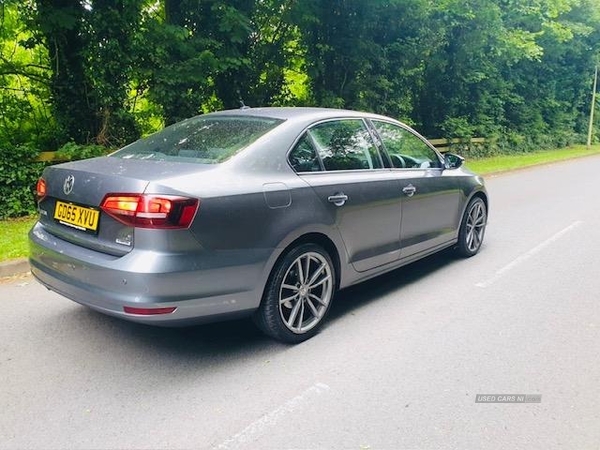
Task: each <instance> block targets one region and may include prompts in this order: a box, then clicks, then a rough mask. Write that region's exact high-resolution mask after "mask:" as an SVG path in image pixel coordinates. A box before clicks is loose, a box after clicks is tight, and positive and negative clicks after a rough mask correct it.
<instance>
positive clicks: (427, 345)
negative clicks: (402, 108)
mask: <svg viewBox="0 0 600 450" xmlns="http://www.w3.org/2000/svg"><path fill="white" fill-rule="evenodd" d="M598 174H600V157H597V156H596V157H588V158H583V159H578V160H574V161H570V162H565V163H559V164H554V165H549V166H544V167H539V168H535V169H528V170H522V171H517V172H514V173H510V174H504V175H501V176H497V177H493V178H489V179H488V180H487V185H488V189H489V193H490V197H491V212H490V223H489V227H488V230H487V235H486V241H485V245H484V248H483V249H482V252H481V253H480V254H479V255H477V256H476V257H474V258H471V259H468V260H458V259H455V258H453V257H452V256H451V255H450V254H448V253H444V254H441V255H438V256H434V257H431V258H428V259H427V260H424V261H421V262H419V263H416V264H413V265H412V266H409V267H406V268H403V269H400V270H397V271H395V272H393V273H391V274H388V275H386V276H383V277H380V278H378V279H375V280H372V281H370V282H368V283H366V284H363V285H361V286H358V287H354V288H351V289H349V290H346V291H344V292H342V293H340V294H339V295H338V297H337V298H336V302H335V304H334V307H333V310H332V315H331V318H330V320H329V321H328V323H327V325H326V326H325V327H324V328H323V331H322V332H321V333H320V334H319V335H318V336H317V337H316V338H314V339H312V340H310V341H308V342H306V343H304V344H301V345H298V346H286V345H281V344H278V343H275V342H272V341H270V340H269V339H267V338H265V337H263V336H262V335H261V334H260V333H259V332H258V331H256V329H255V328H254V327H253V326H252V325H251V324H250V323H248V322H246V321H236V322H229V323H221V324H211V325H208V326H202V327H195V328H189V329H161V328H151V327H146V326H143V325H137V324H132V323H127V322H122V321H119V320H117V319H113V318H110V317H105V316H103V315H100V314H98V313H95V312H92V311H90V310H88V309H86V308H84V307H82V306H79V305H77V304H75V303H73V302H71V301H68V300H66V299H63V298H61V297H60V296H58V295H56V294H54V293H50V292H48V291H46V290H45V289H43V288H42V287H41V286H39V285H38V284H37V283H36V282H35V281H33V280H32V279H31V278H28V277H22V278H20V279H15V280H12V281H8V282H6V281H5V282H4V283H2V284H0V308H1V314H0V449H167V448H168V449H252V450H261V449H277V450H281V449H355V450H364V449H372V450H376V449H394V450H399V449H455V448H460V449H467V448H474V449H475V448H486V449H487V448H489V449H518V448H523V449H533V448H535V449H563V448H568V449H596V450H597V449H599V448H600V402H599V401H598V399H599V398H600V358H599V353H600V270H599V267H600V257H599V256H598V255H599V254H600V200H599V197H598V192H599V190H600V177H599V175H598ZM483 395H488V396H494V395H496V396H497V397H482V396H483ZM510 395H530V396H534V397H528V398H527V399H528V400H532V399H533V402H530V403H521V402H519V403H497V401H501V400H503V401H515V402H516V401H517V400H523V399H522V398H520V397H515V398H511V397H509V396H510ZM540 396H541V398H540ZM478 399H479V400H481V401H495V403H489V402H484V403H481V402H479V403H478V402H476V400H478ZM536 400H537V402H536Z"/></svg>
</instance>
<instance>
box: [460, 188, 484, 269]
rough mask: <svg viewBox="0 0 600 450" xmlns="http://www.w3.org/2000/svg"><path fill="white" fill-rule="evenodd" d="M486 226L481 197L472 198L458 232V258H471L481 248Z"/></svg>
mask: <svg viewBox="0 0 600 450" xmlns="http://www.w3.org/2000/svg"><path fill="white" fill-rule="evenodd" d="M486 225H487V207H486V206H485V202H484V201H483V200H482V199H481V197H474V198H473V199H471V201H470V202H469V204H468V205H467V209H466V211H465V215H464V216H463V218H462V221H461V225H460V231H459V232H458V245H457V248H456V250H457V252H458V254H459V255H460V256H463V257H466V258H468V257H471V256H473V255H475V254H477V252H479V249H480V248H481V244H482V243H483V236H484V234H485V226H486Z"/></svg>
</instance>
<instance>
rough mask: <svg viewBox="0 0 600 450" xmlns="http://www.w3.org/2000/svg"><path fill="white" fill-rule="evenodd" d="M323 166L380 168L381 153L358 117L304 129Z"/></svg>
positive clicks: (329, 168)
mask: <svg viewBox="0 0 600 450" xmlns="http://www.w3.org/2000/svg"><path fill="white" fill-rule="evenodd" d="M307 135H308V136H310V138H311V141H312V142H313V144H314V146H315V148H316V151H317V153H318V154H319V156H320V158H321V160H322V161H323V166H324V168H325V170H328V171H331V170H359V169H380V168H382V167H383V164H382V162H381V156H380V155H379V151H378V150H377V147H376V146H375V144H374V143H373V138H372V137H371V134H370V133H369V130H368V129H367V127H366V126H365V123H364V122H363V121H362V120H361V119H343V120H335V121H329V122H324V123H320V124H317V125H315V126H314V127H312V128H311V129H310V130H309V131H308V132H307Z"/></svg>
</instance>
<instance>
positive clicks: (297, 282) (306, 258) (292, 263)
mask: <svg viewBox="0 0 600 450" xmlns="http://www.w3.org/2000/svg"><path fill="white" fill-rule="evenodd" d="M335 287H336V286H335V268H334V265H333V263H332V261H331V257H330V256H329V254H328V253H327V252H326V251H325V250H324V249H323V248H322V247H320V246H318V245H316V244H301V245H299V246H298V247H295V248H293V249H292V250H291V251H290V252H288V253H287V254H286V255H285V256H284V257H283V258H282V259H281V260H280V261H279V262H278V264H277V265H276V267H275V269H274V271H273V273H272V274H271V277H270V278H269V281H268V282H267V286H266V289H265V293H264V296H263V300H262V303H261V305H260V308H259V309H258V311H257V312H256V313H255V315H254V319H255V322H256V323H257V325H258V326H259V327H260V328H261V329H262V330H263V331H264V332H265V333H266V334H267V335H269V336H271V337H273V338H275V339H277V340H279V341H282V342H286V343H290V344H295V343H299V342H302V341H305V340H306V339H309V338H311V337H313V336H314V335H315V334H316V333H317V330H318V328H319V326H320V325H321V324H322V323H323V321H324V319H325V316H326V314H327V312H328V311H329V306H330V305H331V301H332V299H333V294H334V292H335Z"/></svg>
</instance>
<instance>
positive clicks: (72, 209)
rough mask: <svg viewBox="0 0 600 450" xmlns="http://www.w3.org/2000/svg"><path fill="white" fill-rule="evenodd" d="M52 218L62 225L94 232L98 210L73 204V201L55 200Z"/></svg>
mask: <svg viewBox="0 0 600 450" xmlns="http://www.w3.org/2000/svg"><path fill="white" fill-rule="evenodd" d="M54 218H55V219H56V220H58V222H60V223H62V224H63V225H67V226H69V227H73V228H77V229H78V230H81V231H88V232H96V231H97V230H98V219H99V218H100V211H98V210H97V209H92V208H85V207H83V206H79V205H74V204H73V203H63V202H58V201H57V202H56V207H55V208H54Z"/></svg>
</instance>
